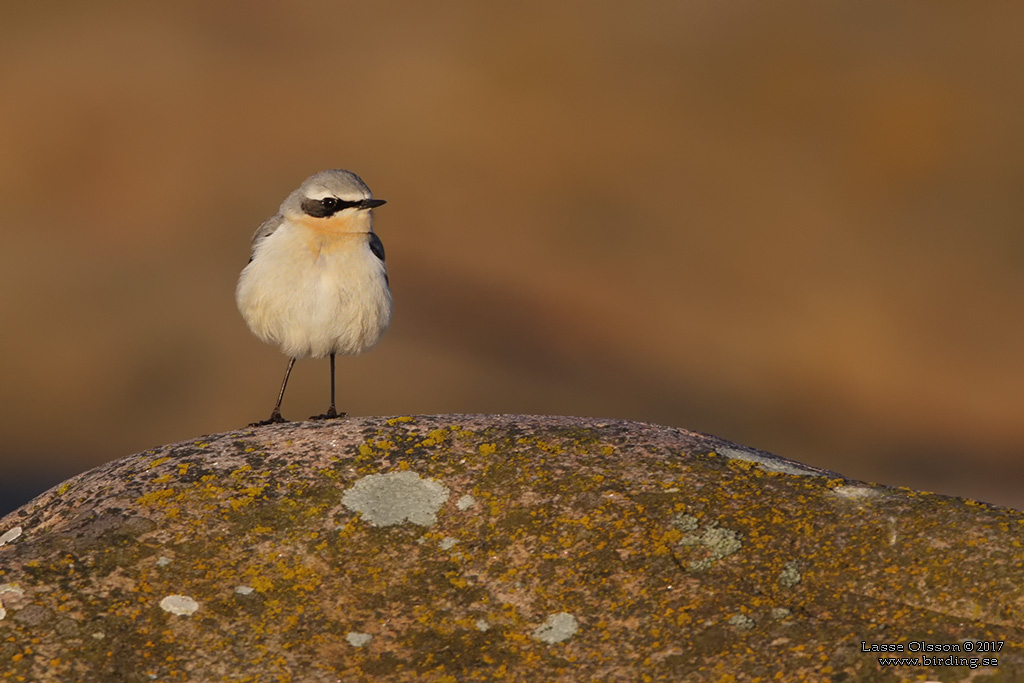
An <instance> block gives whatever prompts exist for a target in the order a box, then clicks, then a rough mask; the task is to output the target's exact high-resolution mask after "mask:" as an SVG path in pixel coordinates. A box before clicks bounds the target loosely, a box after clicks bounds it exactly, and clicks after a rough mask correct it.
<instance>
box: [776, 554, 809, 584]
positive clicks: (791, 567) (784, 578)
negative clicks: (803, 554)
mask: <svg viewBox="0 0 1024 683" xmlns="http://www.w3.org/2000/svg"><path fill="white" fill-rule="evenodd" d="M802 578H803V577H802V576H801V575H800V570H799V564H798V563H797V562H796V560H794V561H792V562H787V563H786V566H785V567H784V568H783V569H782V571H781V572H779V584H780V585H782V586H784V587H785V588H792V587H793V586H795V585H797V584H798V583H800V580H801V579H802Z"/></svg>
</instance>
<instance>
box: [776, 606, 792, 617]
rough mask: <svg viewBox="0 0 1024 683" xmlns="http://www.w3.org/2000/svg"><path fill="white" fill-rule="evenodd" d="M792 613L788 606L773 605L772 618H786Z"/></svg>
mask: <svg viewBox="0 0 1024 683" xmlns="http://www.w3.org/2000/svg"><path fill="white" fill-rule="evenodd" d="M790 614H791V612H790V610H789V609H787V608H786V607H773V608H772V619H785V618H786V617H788V616H789V615H790Z"/></svg>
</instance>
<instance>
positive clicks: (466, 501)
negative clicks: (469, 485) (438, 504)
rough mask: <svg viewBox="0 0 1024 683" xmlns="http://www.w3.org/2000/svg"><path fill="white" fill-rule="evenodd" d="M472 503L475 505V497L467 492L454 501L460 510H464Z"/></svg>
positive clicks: (471, 505)
mask: <svg viewBox="0 0 1024 683" xmlns="http://www.w3.org/2000/svg"><path fill="white" fill-rule="evenodd" d="M474 505H476V498H474V497H473V496H471V495H469V494H468V493H467V494H466V495H464V496H462V497H461V498H459V499H458V500H457V501H455V507H457V508H458V509H459V511H460V512H465V511H466V510H468V509H469V508H471V507H473V506H474Z"/></svg>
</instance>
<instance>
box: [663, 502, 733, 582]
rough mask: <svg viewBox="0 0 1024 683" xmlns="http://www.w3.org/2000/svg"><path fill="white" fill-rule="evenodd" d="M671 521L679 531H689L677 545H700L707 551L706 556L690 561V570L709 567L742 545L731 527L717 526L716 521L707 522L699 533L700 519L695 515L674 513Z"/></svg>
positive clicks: (700, 569) (699, 570)
mask: <svg viewBox="0 0 1024 683" xmlns="http://www.w3.org/2000/svg"><path fill="white" fill-rule="evenodd" d="M673 522H674V524H675V526H676V528H677V529H679V530H680V531H682V532H684V533H686V532H689V533H686V535H685V536H683V537H682V538H681V539H680V540H679V545H682V546H702V547H703V548H705V549H706V550H707V552H708V556H707V557H704V558H701V559H698V560H693V561H692V562H690V564H689V569H690V571H692V572H702V571H705V570H707V569H710V568H711V566H712V565H713V564H714V563H715V562H717V561H718V560H720V559H722V558H723V557H728V556H729V555H732V554H733V553H735V552H738V551H739V550H740V549H741V548H742V547H743V541H742V537H741V536H740V534H739V533H738V532H736V531H733V530H732V529H724V528H721V527H719V526H718V522H709V523H708V524H707V525H706V526H705V527H704V530H703V531H700V532H699V533H697V531H698V529H699V526H700V521H699V520H698V519H697V518H696V517H693V516H691V515H676V517H675V519H674V520H673Z"/></svg>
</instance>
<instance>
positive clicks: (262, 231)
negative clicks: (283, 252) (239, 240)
mask: <svg viewBox="0 0 1024 683" xmlns="http://www.w3.org/2000/svg"><path fill="white" fill-rule="evenodd" d="M281 223H284V216H282V215H281V214H277V215H275V216H271V217H270V218H268V219H267V220H265V221H263V223H262V224H261V225H260V227H258V228H256V232H255V233H253V236H252V252H251V253H250V254H249V262H250V263H252V258H253V256H255V255H256V247H258V246H259V245H260V243H261V242H262V241H263V240H265V239H267V238H268V237H270V236H271V235H272V234H274V231H275V230H277V229H278V228H279V227H281Z"/></svg>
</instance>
